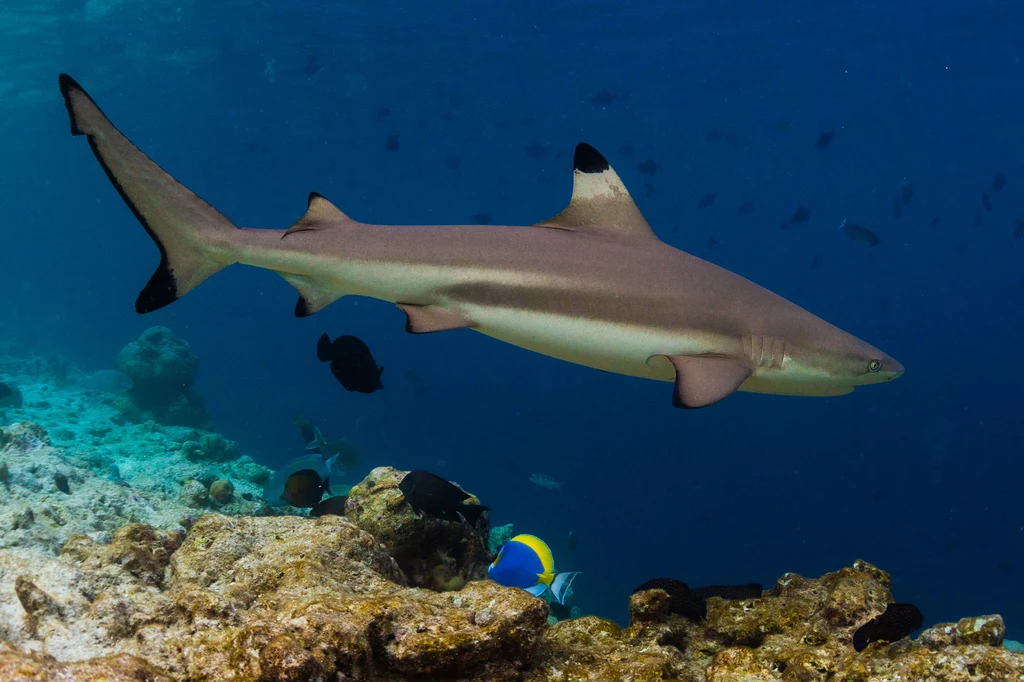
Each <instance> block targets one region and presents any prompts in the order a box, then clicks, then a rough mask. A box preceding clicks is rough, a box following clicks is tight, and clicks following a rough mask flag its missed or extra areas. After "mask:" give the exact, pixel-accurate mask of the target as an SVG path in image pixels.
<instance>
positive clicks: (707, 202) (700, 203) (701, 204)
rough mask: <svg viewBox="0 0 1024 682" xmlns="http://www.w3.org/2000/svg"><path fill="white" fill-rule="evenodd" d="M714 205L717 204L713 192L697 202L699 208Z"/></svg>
mask: <svg viewBox="0 0 1024 682" xmlns="http://www.w3.org/2000/svg"><path fill="white" fill-rule="evenodd" d="M714 203H715V193H714V192H711V193H709V194H705V195H704V196H702V197H701V198H700V201H698V202H697V208H707V207H708V206H711V205H713V204H714Z"/></svg>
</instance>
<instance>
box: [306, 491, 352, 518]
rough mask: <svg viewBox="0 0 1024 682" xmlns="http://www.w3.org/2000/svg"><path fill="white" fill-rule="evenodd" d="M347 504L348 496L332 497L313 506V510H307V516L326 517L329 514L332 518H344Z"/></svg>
mask: <svg viewBox="0 0 1024 682" xmlns="http://www.w3.org/2000/svg"><path fill="white" fill-rule="evenodd" d="M347 502H348V495H335V496H334V497H328V498H326V499H323V500H320V501H319V502H317V503H316V504H315V505H313V508H312V509H310V510H309V515H310V516H327V515H328V514H331V515H333V516H344V515H345V504H346V503H347Z"/></svg>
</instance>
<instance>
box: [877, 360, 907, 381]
mask: <svg viewBox="0 0 1024 682" xmlns="http://www.w3.org/2000/svg"><path fill="white" fill-rule="evenodd" d="M879 374H881V375H882V376H884V377H885V380H886V381H892V380H893V379H899V378H900V377H901V376H903V365H901V364H900V363H899V362H897V361H896V360H895V359H894V358H890V357H888V356H886V357H885V358H884V359H883V360H882V369H881V370H880V371H879Z"/></svg>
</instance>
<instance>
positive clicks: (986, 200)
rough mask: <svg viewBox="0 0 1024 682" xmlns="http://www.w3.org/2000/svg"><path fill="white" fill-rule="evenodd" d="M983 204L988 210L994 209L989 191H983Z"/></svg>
mask: <svg viewBox="0 0 1024 682" xmlns="http://www.w3.org/2000/svg"><path fill="white" fill-rule="evenodd" d="M981 205H982V206H984V207H985V210H986V211H991V210H992V201H991V200H990V199H989V198H988V192H982V193H981Z"/></svg>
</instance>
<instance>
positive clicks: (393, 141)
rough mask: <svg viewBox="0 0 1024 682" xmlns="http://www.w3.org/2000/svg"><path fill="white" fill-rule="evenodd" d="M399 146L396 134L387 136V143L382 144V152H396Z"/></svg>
mask: <svg viewBox="0 0 1024 682" xmlns="http://www.w3.org/2000/svg"><path fill="white" fill-rule="evenodd" d="M400 146H401V145H400V144H399V142H398V133H395V134H394V135H389V136H388V139H387V141H386V142H385V143H384V151H386V152H397V151H398V148H399V147H400Z"/></svg>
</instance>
